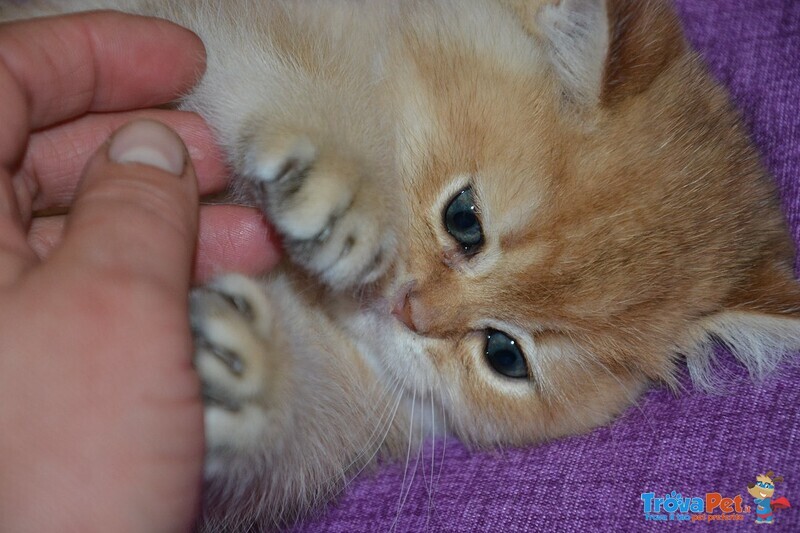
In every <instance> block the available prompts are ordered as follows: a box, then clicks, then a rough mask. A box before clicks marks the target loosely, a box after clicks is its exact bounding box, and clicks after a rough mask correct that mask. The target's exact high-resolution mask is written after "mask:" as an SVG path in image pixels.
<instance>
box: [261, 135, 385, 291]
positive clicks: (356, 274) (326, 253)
mask: <svg viewBox="0 0 800 533" xmlns="http://www.w3.org/2000/svg"><path fill="white" fill-rule="evenodd" d="M254 154H255V155H251V157H250V158H249V161H248V164H247V167H248V168H247V173H248V177H249V178H250V180H251V181H252V182H253V183H254V185H255V186H256V194H257V195H258V196H259V198H258V201H259V202H260V203H261V205H262V207H263V208H264V209H265V211H266V212H267V214H268V215H269V217H270V219H271V220H272V221H273V223H274V224H275V226H276V227H277V228H278V230H279V231H280V232H281V233H282V234H283V235H284V237H285V242H284V245H285V248H286V250H287V252H288V253H289V255H290V256H291V258H292V259H293V260H294V261H295V262H296V263H298V264H300V265H301V266H303V267H305V268H306V269H307V270H309V271H310V272H312V273H313V274H316V275H318V276H320V278H322V280H323V281H325V282H326V283H328V284H329V285H331V286H332V287H334V288H346V287H352V286H356V285H363V284H366V283H371V282H373V281H375V280H377V279H378V278H379V277H380V276H381V275H383V273H384V272H385V271H386V269H387V267H388V265H389V262H390V259H391V258H390V257H389V256H390V254H391V251H392V250H393V248H394V246H393V242H392V237H391V236H390V235H389V232H388V231H387V229H386V227H385V226H386V224H384V223H383V222H382V218H383V216H382V213H381V209H382V208H383V206H382V205H381V201H380V200H379V199H378V198H376V197H375V195H374V194H372V195H371V194H369V192H368V191H367V192H365V181H366V180H368V179H369V177H368V176H364V175H363V174H364V172H365V171H364V169H363V168H362V166H361V165H359V164H358V163H357V162H353V161H349V160H347V159H345V158H342V157H339V156H337V155H336V154H333V153H327V152H325V151H323V150H321V149H319V148H318V147H317V146H316V145H315V144H314V143H313V142H312V141H311V140H310V139H309V138H308V137H305V136H286V137H282V138H279V139H271V140H270V142H269V146H268V147H267V148H256V149H255V151H254Z"/></svg>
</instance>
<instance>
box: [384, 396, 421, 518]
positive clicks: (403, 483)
mask: <svg viewBox="0 0 800 533" xmlns="http://www.w3.org/2000/svg"><path fill="white" fill-rule="evenodd" d="M416 405H417V390H416V388H415V389H414V395H413V397H412V400H411V415H410V416H409V426H408V448H407V450H406V463H405V467H404V468H403V480H402V481H401V483H400V495H399V498H398V502H397V514H396V515H395V517H394V521H393V522H392V525H391V527H390V528H389V531H390V532H392V531H394V530H395V528H396V527H397V524H398V523H399V521H400V512H401V511H402V509H403V505H405V502H406V498H407V497H408V492H410V491H411V483H413V482H414V474H416V468H415V469H414V472H413V473H412V474H411V478H410V479H409V485H408V491H407V492H406V494H405V496H404V495H403V491H404V489H405V486H406V477H407V476H408V465H409V463H410V460H411V446H412V443H413V440H414V439H413V434H414V410H415V408H416ZM417 457H419V456H417Z"/></svg>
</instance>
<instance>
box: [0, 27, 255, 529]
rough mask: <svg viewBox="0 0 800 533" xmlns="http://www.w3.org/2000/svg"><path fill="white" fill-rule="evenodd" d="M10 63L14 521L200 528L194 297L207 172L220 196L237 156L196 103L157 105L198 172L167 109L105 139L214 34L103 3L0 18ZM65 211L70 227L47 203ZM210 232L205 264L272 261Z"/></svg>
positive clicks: (7, 135) (163, 97)
mask: <svg viewBox="0 0 800 533" xmlns="http://www.w3.org/2000/svg"><path fill="white" fill-rule="evenodd" d="M0 60H2V61H0V95H2V100H1V102H2V103H1V104H0V394H2V401H0V530H1V531H15V532H24V531H37V532H38V531H81V532H83V531H174V530H181V529H183V530H185V529H187V528H188V527H190V525H191V523H192V520H193V517H194V515H195V511H196V507H197V502H198V498H199V491H200V481H201V468H202V459H203V438H202V437H203V424H202V413H203V407H202V402H201V400H200V393H199V383H198V379H197V376H196V374H195V372H194V370H193V369H192V366H191V349H192V348H191V336H190V333H189V324H188V311H187V293H188V288H189V283H190V275H191V264H192V257H193V252H194V244H195V236H196V229H197V223H198V214H197V196H198V184H197V181H196V178H197V179H199V182H200V190H210V189H212V188H213V187H214V186H215V185H218V184H219V182H220V181H221V180H220V176H221V175H222V167H221V165H220V163H219V162H218V161H215V158H216V156H215V155H214V152H213V151H212V148H211V147H212V143H211V141H210V137H209V135H208V133H207V130H205V129H204V126H202V124H201V122H200V121H199V120H198V119H197V118H196V117H194V116H192V115H187V114H181V113H177V112H168V111H163V110H159V111H149V112H147V113H146V114H147V115H148V116H150V117H156V118H159V119H161V120H163V121H164V122H166V123H168V124H171V125H174V126H175V129H176V130H178V131H179V132H181V133H182V134H183V135H184V136H185V137H186V138H188V139H189V141H190V143H189V144H190V149H189V153H190V154H194V155H197V153H198V150H199V151H200V152H202V151H203V150H206V152H205V153H206V154H207V157H205V158H197V157H195V158H194V159H195V161H196V162H197V166H196V170H197V174H195V167H194V165H192V163H191V161H190V159H189V157H188V156H187V153H186V151H185V148H184V146H183V144H182V143H181V141H180V139H179V138H178V137H177V136H176V135H175V134H174V133H172V132H170V131H169V130H167V129H166V128H164V127H163V126H160V125H158V124H156V123H153V122H145V123H142V122H136V123H134V124H132V125H130V126H127V127H125V128H123V129H122V130H121V131H120V132H118V133H117V134H115V136H114V138H113V139H112V141H111V142H110V144H105V145H102V146H100V148H99V149H98V150H97V152H96V153H95V154H94V156H92V157H91V158H90V159H89V158H88V153H89V152H91V150H92V149H93V148H94V147H95V146H99V145H100V144H101V142H102V135H103V133H104V132H106V131H110V130H111V129H113V128H114V127H115V126H116V125H118V124H121V123H123V122H125V121H126V120H127V119H128V118H129V117H130V114H129V113H130V110H132V109H140V108H148V107H152V106H154V105H158V104H160V103H163V102H166V101H169V100H171V99H172V98H174V97H175V96H176V95H178V94H180V92H181V91H184V90H186V89H188V88H189V87H190V86H191V84H192V83H194V81H195V80H196V79H197V77H198V75H199V74H200V72H201V71H202V45H201V44H200V42H199V41H198V40H197V38H196V37H195V36H194V35H192V34H191V33H189V32H188V31H186V30H182V29H180V28H178V27H176V26H173V25H171V24H169V23H166V22H163V21H156V20H152V19H150V20H148V19H143V18H138V17H131V16H125V15H120V14H110V13H94V14H87V15H79V16H72V17H64V18H58V19H48V20H40V21H31V22H20V23H14V24H11V25H2V26H0ZM98 131H99V132H103V133H98ZM193 143H196V144H194V147H192V145H193ZM64 147H69V149H68V150H66V151H64V150H65V148H64ZM48 150H52V151H54V152H53V153H48ZM65 154H67V156H65ZM86 159H89V162H88V165H87V166H86V170H85V171H83V172H82V174H83V177H82V179H81V181H80V183H79V185H78V186H77V189H76V183H77V181H78V180H77V176H79V175H80V174H81V170H80V168H81V165H82V164H83V162H84V161H85V160H86ZM57 161H58V162H61V163H62V164H61V168H58V165H56V164H55V162H57ZM137 161H138V163H137ZM141 163H149V164H150V166H146V165H145V164H141ZM158 167H160V168H158ZM62 206H70V209H69V214H68V215H67V216H66V217H65V218H63V219H58V220H55V222H54V219H50V220H48V221H47V222H44V221H39V220H36V219H35V217H34V216H33V214H34V212H35V211H37V210H42V209H48V208H52V207H56V208H58V207H62ZM243 213H244V212H242V211H232V210H227V211H224V210H209V211H208V214H207V215H206V220H207V221H209V222H211V224H210V231H211V233H213V232H217V233H218V234H222V235H224V234H225V232H226V231H227V230H226V229H225V228H226V227H229V228H232V227H235V224H229V225H228V226H225V225H223V224H221V223H218V224H215V223H213V221H214V220H217V221H218V222H219V220H220V218H222V219H225V220H228V221H234V222H235V223H236V224H239V223H241V222H242V221H243V220H244V224H245V225H246V224H248V222H247V220H250V222H249V223H250V224H253V227H256V225H257V224H260V222H253V221H254V220H256V219H257V217H255V216H253V215H246V216H244V217H243V216H242V214H243ZM215 217H216V218H215ZM232 217H233V218H232ZM247 217H249V219H248V218H247ZM200 219H201V225H202V220H203V215H201V216H200ZM62 224H63V227H64V230H63V235H61V236H57V235H60V232H61V230H60V227H61V226H62ZM211 233H207V234H206V238H207V239H210V238H211V237H210V235H211ZM253 236H254V237H257V236H256V235H253ZM206 242H207V243H210V244H211V246H210V247H206V252H205V255H201V256H200V258H199V259H198V262H197V263H198V267H197V270H196V272H197V273H198V274H199V275H201V276H202V275H207V274H208V272H209V271H210V270H213V268H215V267H216V265H218V264H220V262H222V261H226V260H227V261H229V262H230V263H237V261H239V263H240V264H239V266H242V269H244V270H248V269H252V268H255V267H254V265H255V264H259V265H264V264H266V263H268V262H269V261H270V259H269V258H270V257H271V256H270V253H271V252H269V251H266V252H264V251H262V252H258V251H256V252H255V253H254V254H253V255H251V256H250V257H249V259H248V260H247V261H242V259H243V257H242V256H228V257H225V253H226V252H227V251H226V250H225V249H224V248H218V249H217V252H214V251H213V250H214V246H213V241H208V240H207V241H206ZM248 243H249V244H248ZM238 244H239V245H243V244H245V245H249V246H251V248H252V249H258V248H259V247H260V248H262V249H267V248H268V246H266V245H265V244H264V243H263V241H262V243H261V244H259V243H258V242H257V241H256V240H254V239H253V238H244V239H240V240H239V242H238ZM245 248H246V246H245ZM37 251H38V253H37ZM259 254H260V255H259ZM248 261H250V262H249V263H248Z"/></svg>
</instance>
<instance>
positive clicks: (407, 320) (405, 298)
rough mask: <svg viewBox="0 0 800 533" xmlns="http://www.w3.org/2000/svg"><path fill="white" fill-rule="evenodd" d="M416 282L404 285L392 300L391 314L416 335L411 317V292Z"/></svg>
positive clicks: (415, 328)
mask: <svg viewBox="0 0 800 533" xmlns="http://www.w3.org/2000/svg"><path fill="white" fill-rule="evenodd" d="M416 284H417V282H416V281H409V282H407V283H404V284H403V285H402V286H401V287H400V289H399V290H398V291H397V293H396V294H395V296H394V298H393V299H392V314H393V315H394V316H395V317H396V318H397V319H398V320H399V321H400V322H402V323H403V324H405V326H406V327H407V328H408V329H410V330H411V331H413V332H414V333H417V326H416V325H415V324H414V317H413V316H412V315H411V312H412V311H411V302H410V299H411V291H412V290H414V287H415V286H416Z"/></svg>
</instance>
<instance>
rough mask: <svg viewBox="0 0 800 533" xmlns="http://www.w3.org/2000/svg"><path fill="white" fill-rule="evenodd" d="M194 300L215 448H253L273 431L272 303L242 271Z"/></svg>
mask: <svg viewBox="0 0 800 533" xmlns="http://www.w3.org/2000/svg"><path fill="white" fill-rule="evenodd" d="M190 303H191V322H192V331H193V334H194V341H195V358H194V364H195V367H196V368H197V372H198V373H199V374H200V379H201V381H202V386H203V397H204V399H205V403H206V411H205V419H206V420H205V422H206V441H207V442H208V446H209V449H210V450H212V451H214V450H215V449H219V448H224V449H239V450H241V449H242V448H247V447H248V443H255V442H257V441H258V440H259V439H260V436H261V435H263V434H264V432H265V431H266V430H267V428H266V423H267V409H268V393H269V390H268V382H269V379H270V378H271V375H270V374H271V373H273V371H274V369H273V368H272V367H271V363H272V361H271V356H272V353H273V348H272V346H271V344H270V342H269V341H270V338H271V336H272V329H273V328H272V324H273V318H274V316H273V315H274V312H273V309H272V306H271V305H270V302H269V301H268V300H267V298H266V295H265V293H264V290H263V288H262V287H261V286H260V285H259V284H258V283H257V282H255V281H254V280H251V279H249V278H246V277H244V276H239V275H227V276H224V277H221V278H219V279H217V280H216V281H215V282H213V283H212V284H210V285H208V286H206V287H203V288H200V289H196V290H195V291H194V292H193V293H192V296H191V302H190Z"/></svg>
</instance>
